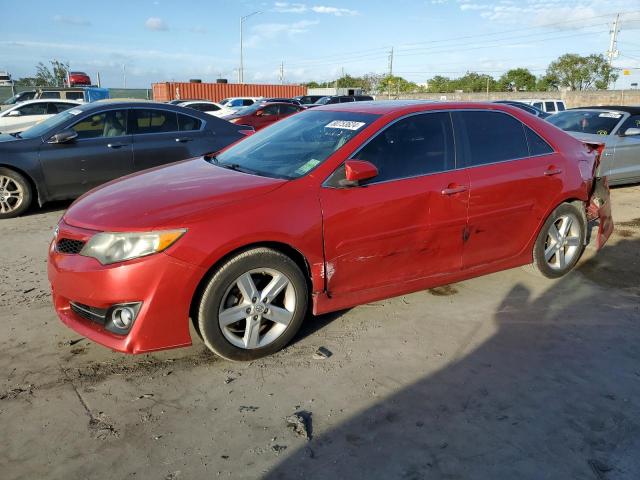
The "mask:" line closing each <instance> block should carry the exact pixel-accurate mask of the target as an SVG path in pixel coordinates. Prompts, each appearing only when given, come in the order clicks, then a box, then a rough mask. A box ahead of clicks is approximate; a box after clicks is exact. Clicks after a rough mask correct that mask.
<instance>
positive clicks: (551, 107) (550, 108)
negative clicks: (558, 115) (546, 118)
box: [544, 102, 556, 112]
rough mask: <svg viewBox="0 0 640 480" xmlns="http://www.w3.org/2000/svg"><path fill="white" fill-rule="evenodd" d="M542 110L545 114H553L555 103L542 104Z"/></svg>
mask: <svg viewBox="0 0 640 480" xmlns="http://www.w3.org/2000/svg"><path fill="white" fill-rule="evenodd" d="M544 109H545V110H546V111H547V112H555V111H556V104H555V102H544Z"/></svg>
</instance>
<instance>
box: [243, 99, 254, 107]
mask: <svg viewBox="0 0 640 480" xmlns="http://www.w3.org/2000/svg"><path fill="white" fill-rule="evenodd" d="M242 105H243V106H245V107H248V106H249V105H253V100H250V99H245V100H242Z"/></svg>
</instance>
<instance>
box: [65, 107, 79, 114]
mask: <svg viewBox="0 0 640 480" xmlns="http://www.w3.org/2000/svg"><path fill="white" fill-rule="evenodd" d="M67 112H69V113H70V114H71V115H80V114H81V113H82V110H78V109H77V108H73V109H71V110H67Z"/></svg>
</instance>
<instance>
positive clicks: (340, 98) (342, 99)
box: [306, 95, 373, 108]
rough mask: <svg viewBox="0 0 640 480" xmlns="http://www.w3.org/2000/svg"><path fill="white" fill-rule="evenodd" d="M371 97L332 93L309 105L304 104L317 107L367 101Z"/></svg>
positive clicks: (370, 99) (371, 98)
mask: <svg viewBox="0 0 640 480" xmlns="http://www.w3.org/2000/svg"><path fill="white" fill-rule="evenodd" d="M372 100H373V97H372V96H370V95H333V96H327V97H322V98H320V99H319V100H317V101H316V103H313V104H311V105H306V106H307V107H308V108H311V107H319V106H321V105H332V104H334V103H349V102H369V101H372Z"/></svg>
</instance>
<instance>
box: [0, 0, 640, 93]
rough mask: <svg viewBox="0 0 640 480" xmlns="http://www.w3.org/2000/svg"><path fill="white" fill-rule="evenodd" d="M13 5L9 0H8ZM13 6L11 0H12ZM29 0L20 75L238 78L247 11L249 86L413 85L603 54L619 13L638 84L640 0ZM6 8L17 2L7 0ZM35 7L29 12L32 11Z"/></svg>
mask: <svg viewBox="0 0 640 480" xmlns="http://www.w3.org/2000/svg"><path fill="white" fill-rule="evenodd" d="M6 1H7V0H3V3H4V2H6ZM11 5H13V3H12V4H11ZM51 5H52V2H51V1H50V0H49V1H45V0H31V1H29V0H25V1H23V2H21V3H20V4H19V8H14V7H11V8H7V7H5V8H3V15H2V27H1V31H0V69H5V68H6V69H7V70H9V71H10V72H11V73H12V74H13V76H14V77H15V78H17V77H20V76H26V75H32V74H33V72H34V70H35V65H36V64H37V63H38V62H40V61H43V62H47V61H48V60H49V59H52V58H57V59H60V60H66V61H69V62H70V64H71V68H72V69H75V70H84V71H86V72H87V73H89V74H90V75H91V76H92V77H93V78H94V77H95V74H96V72H100V75H101V78H102V83H103V85H104V86H109V87H122V86H123V75H122V66H123V65H125V68H126V72H127V86H129V87H149V85H150V84H151V83H152V82H161V81H171V80H176V81H186V80H188V79H189V78H201V79H202V80H203V81H213V80H215V78H217V77H218V76H220V75H222V77H224V78H229V79H230V80H233V81H235V79H236V77H237V70H236V69H237V68H238V64H239V18H240V17H241V16H242V15H247V14H249V13H252V12H254V11H261V12H262V13H261V14H259V15H255V16H253V17H251V18H249V19H247V21H246V22H245V42H244V47H245V48H244V52H245V81H246V82H247V83H249V82H256V83H278V82H279V78H278V72H279V66H280V62H284V71H285V81H286V82H288V83H294V82H299V81H308V80H320V81H326V80H330V79H332V78H335V77H336V76H339V75H340V74H341V72H342V71H343V69H344V72H345V73H349V74H352V75H360V74H363V73H367V72H378V73H382V72H386V71H387V68H388V56H389V54H388V52H389V50H390V48H391V47H392V46H393V47H394V53H395V55H394V73H397V74H399V75H402V76H404V77H405V78H408V79H410V80H413V81H416V82H425V81H426V80H427V79H428V78H430V77H432V76H434V75H436V74H442V75H446V76H451V77H456V76H459V75H462V74H464V72H465V71H467V70H471V71H481V72H486V73H490V74H491V75H494V76H496V77H497V76H499V75H500V74H501V73H502V72H504V71H505V70H507V69H509V68H512V67H518V66H523V67H528V68H530V69H531V70H532V71H533V72H534V73H535V74H541V73H543V71H544V69H545V68H546V66H547V64H548V63H549V62H550V61H551V60H553V59H555V58H557V57H558V56H559V55H561V54H563V53H567V52H572V53H579V54H589V53H604V52H605V51H606V50H607V48H608V45H609V29H610V25H611V23H612V22H613V18H614V16H615V13H616V12H626V13H623V15H622V16H621V33H620V35H619V44H618V50H619V51H620V56H619V57H618V58H617V59H616V60H615V62H614V65H617V66H620V67H624V68H636V70H632V73H633V74H632V75H631V76H622V75H621V77H620V80H618V82H617V85H616V86H617V87H627V86H629V84H630V83H631V82H638V83H640V69H637V68H638V67H640V1H638V0H633V1H629V0H606V1H605V0H577V1H575V0H519V1H516V0H498V1H490V0H424V1H409V0H393V1H374V0H370V1H363V0H360V1H356V0H335V1H334V0H318V1H312V2H306V1H303V0H300V1H298V0H295V1H291V2H284V1H269V2H265V1H260V0H258V1H254V0H208V1H207V0H190V1H189V2H185V1H182V2H178V1H172V0H129V1H127V2H124V1H120V0H111V1H110V2H96V1H93V0H87V1H85V2H78V1H77V0H76V1H67V0H57V1H56V6H55V8H51ZM7 6H8V5H7ZM25 12H28V13H25Z"/></svg>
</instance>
